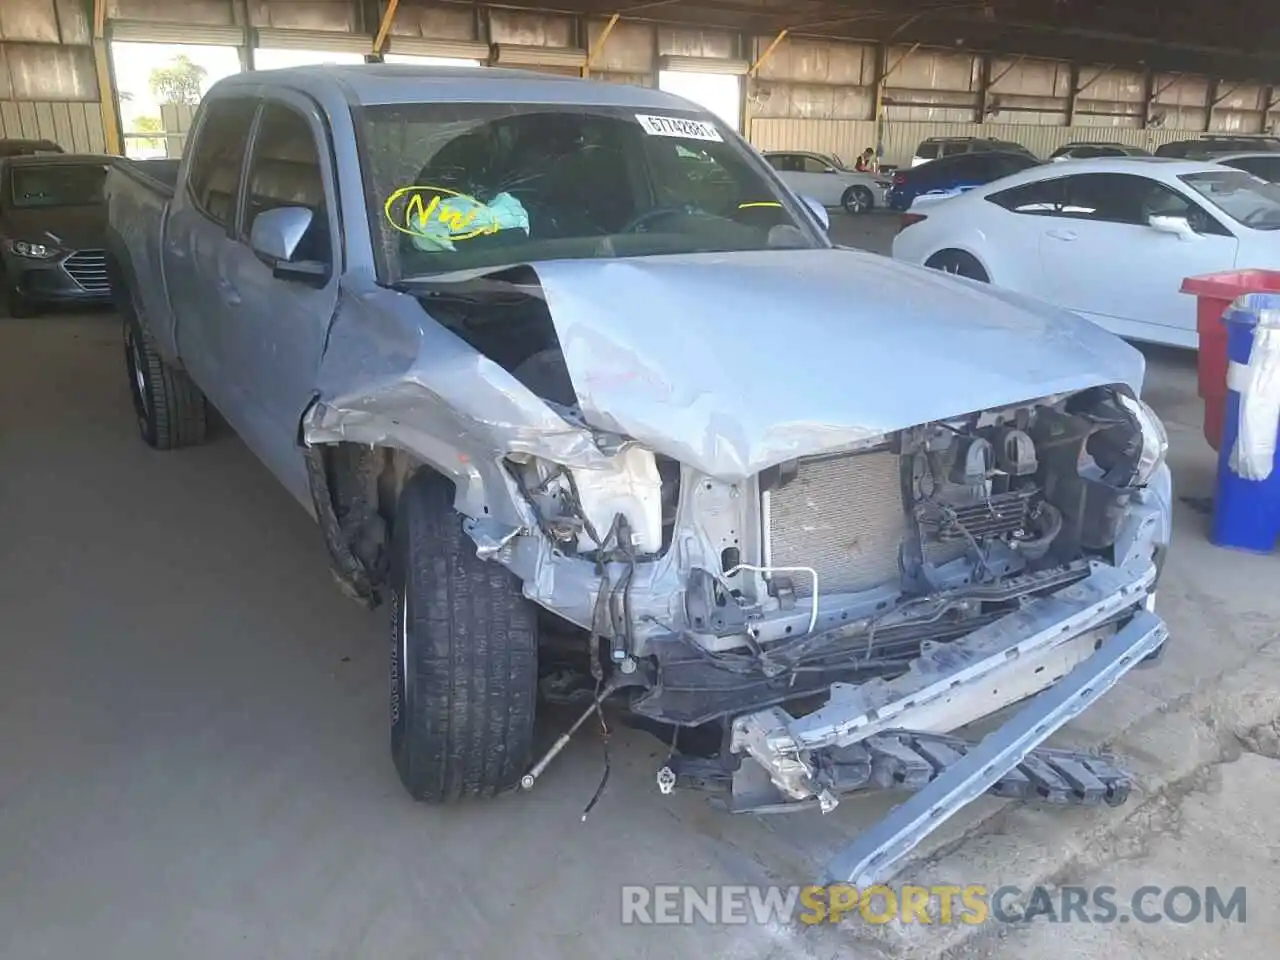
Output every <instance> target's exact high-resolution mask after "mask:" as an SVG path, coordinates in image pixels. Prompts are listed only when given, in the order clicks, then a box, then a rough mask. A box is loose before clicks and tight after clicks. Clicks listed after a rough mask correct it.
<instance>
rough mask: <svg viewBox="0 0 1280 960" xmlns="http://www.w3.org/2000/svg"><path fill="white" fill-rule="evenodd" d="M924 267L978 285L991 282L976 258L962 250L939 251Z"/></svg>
mask: <svg viewBox="0 0 1280 960" xmlns="http://www.w3.org/2000/svg"><path fill="white" fill-rule="evenodd" d="M924 265H925V266H926V267H932V268H933V269H934V270H941V271H942V272H943V273H949V274H952V275H953V276H957V277H966V278H967V279H969V280H977V281H978V282H980V283H990V282H991V278H990V277H989V276H987V271H986V270H985V269H983V266H982V264H980V263H979V262H978V259H977V257H975V256H973V255H972V254H969V253H965V252H964V251H963V250H940V251H939V252H937V253H935V254H934V255H933V256H932V257H930V258H929V259H928V260H926V261H925V264H924Z"/></svg>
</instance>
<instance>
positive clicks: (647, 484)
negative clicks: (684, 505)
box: [509, 445, 679, 555]
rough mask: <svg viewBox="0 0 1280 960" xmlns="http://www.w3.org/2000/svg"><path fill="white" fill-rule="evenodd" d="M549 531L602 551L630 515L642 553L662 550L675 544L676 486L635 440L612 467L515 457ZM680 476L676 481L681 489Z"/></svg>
mask: <svg viewBox="0 0 1280 960" xmlns="http://www.w3.org/2000/svg"><path fill="white" fill-rule="evenodd" d="M509 462H510V463H511V465H512V469H513V471H514V472H515V475H516V477H517V481H518V482H519V484H520V486H521V489H522V490H523V491H524V494H525V497H526V499H527V500H528V502H529V503H530V504H531V505H532V506H533V507H534V509H535V510H536V511H537V514H538V517H539V521H540V523H541V525H542V528H543V531H544V532H545V533H546V534H547V535H548V536H549V537H550V538H551V539H552V541H553V542H555V543H557V544H559V545H560V546H561V548H562V549H565V550H566V551H568V552H571V553H577V554H592V553H594V552H595V551H596V550H598V549H599V548H600V547H601V545H602V544H604V543H605V539H606V536H607V534H608V533H609V531H610V529H611V528H612V526H613V524H614V520H615V518H616V517H618V516H619V515H621V516H623V517H625V518H626V520H627V526H628V528H629V531H630V537H631V542H630V543H628V544H626V546H627V547H628V548H630V549H632V550H634V552H635V553H636V554H639V555H658V554H660V553H662V552H663V551H664V550H665V549H666V546H667V545H668V544H669V543H670V535H669V530H670V525H671V523H673V522H674V511H673V509H672V508H671V507H670V506H669V501H670V500H672V499H674V498H675V496H676V495H677V494H676V489H672V482H671V481H670V480H664V479H663V476H662V472H661V470H660V469H659V465H658V461H657V458H655V457H654V455H653V454H652V453H650V452H649V451H648V450H645V449H644V448H643V447H639V446H635V445H631V446H627V447H625V448H624V449H622V450H620V451H619V452H618V453H617V455H616V456H615V457H614V460H613V465H614V467H615V468H614V469H612V470H570V469H569V468H567V467H562V466H560V465H558V464H553V463H549V462H547V461H545V460H539V459H536V458H529V459H528V460H526V461H524V462H520V461H518V460H517V459H516V458H511V459H510V461H509ZM678 484H679V479H678V477H677V478H676V480H675V487H676V488H677V489H678Z"/></svg>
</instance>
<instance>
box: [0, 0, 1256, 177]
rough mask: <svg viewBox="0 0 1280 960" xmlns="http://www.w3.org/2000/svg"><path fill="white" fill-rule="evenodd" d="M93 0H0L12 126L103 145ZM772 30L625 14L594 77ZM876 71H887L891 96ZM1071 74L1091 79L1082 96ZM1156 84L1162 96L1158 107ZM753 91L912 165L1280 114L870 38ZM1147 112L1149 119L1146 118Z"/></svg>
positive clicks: (807, 138) (309, 22)
mask: <svg viewBox="0 0 1280 960" xmlns="http://www.w3.org/2000/svg"><path fill="white" fill-rule="evenodd" d="M367 6H368V5H367V4H365V3H362V2H361V0H245V2H244V3H243V5H242V4H241V2H239V0H108V3H107V14H108V18H109V21H111V20H117V19H124V20H130V21H132V22H134V23H167V24H171V25H176V24H184V25H189V27H190V29H191V30H192V36H193V39H192V42H198V39H197V37H198V32H199V30H200V28H201V27H204V26H217V27H226V26H248V27H262V28H271V29H276V30H292V29H298V30H325V31H335V32H341V33H348V34H357V35H361V36H371V35H372V33H373V31H374V30H375V29H376V27H377V24H376V23H370V22H368V18H369V16H370V15H371V14H370V11H369V10H368V9H367ZM89 9H90V4H89V3H87V2H84V0H0V125H2V126H0V134H4V135H9V136H13V135H29V134H30V133H32V132H34V133H35V134H38V135H48V133H49V131H52V132H53V134H54V135H55V137H58V138H60V140H65V142H64V143H63V145H64V146H66V147H68V148H71V149H86V150H87V149H101V148H102V146H103V139H104V137H103V125H102V118H101V116H100V111H99V110H98V109H97V107H96V102H97V98H98V93H97V87H98V85H97V76H96V72H95V69H94V59H93V52H92V47H91V46H90V43H91V36H90V24H89V20H88V11H89ZM242 11H243V12H242ZM604 23H605V21H604V20H603V19H599V20H595V19H593V20H589V21H588V22H586V23H581V22H579V21H577V20H575V19H574V18H572V17H569V16H566V15H563V14H556V13H530V12H527V11H517V10H511V9H504V8H501V7H500V6H499V7H494V8H487V7H483V6H480V7H477V6H472V5H466V4H460V3H433V2H427V0H401V3H400V5H399V8H398V11H397V15H396V20H395V23H394V25H393V28H392V36H393V41H392V42H393V46H394V37H396V36H404V37H414V38H422V39H440V40H478V41H484V42H487V41H495V42H499V43H514V44H524V45H534V46H536V45H547V46H555V47H574V46H579V47H583V48H587V49H591V48H592V47H593V46H594V45H596V44H597V43H598V40H599V37H600V35H601V31H602V29H603V27H604ZM170 32H172V27H170ZM772 41H773V37H751V38H747V39H746V40H745V41H744V40H743V39H742V38H740V37H739V36H738V35H736V34H735V33H733V32H731V31H727V30H702V29H684V28H677V27H654V26H652V25H649V24H646V23H640V22H631V21H627V20H622V21H620V22H619V23H618V24H617V25H616V26H615V28H614V29H613V31H612V32H611V34H610V36H609V38H608V40H607V42H606V43H605V44H604V45H603V46H602V47H600V48H599V49H598V50H597V56H596V58H595V60H594V62H593V63H592V67H591V73H592V75H593V76H595V77H598V78H600V79H603V80H607V81H611V82H618V83H634V84H640V85H647V86H656V84H657V73H658V63H657V57H658V56H661V55H667V54H670V55H680V56H692V57H708V58H722V59H723V58H746V59H749V60H754V59H755V58H757V57H759V56H760V55H761V54H762V53H763V52H764V50H765V48H766V47H768V46H769V45H770V44H771V43H772ZM878 69H879V70H884V69H888V71H889V73H888V76H887V78H886V80H885V82H884V84H883V86H882V88H881V89H880V90H879V95H877V70H878ZM1073 76H1075V77H1076V78H1077V84H1078V86H1079V87H1080V90H1079V93H1078V94H1077V95H1075V96H1073V95H1072V86H1071V84H1072V77H1073ZM984 84H986V89H985V90H984ZM1148 89H1150V90H1151V91H1152V92H1153V93H1154V97H1153V98H1152V100H1151V102H1150V103H1149V104H1148V103H1146V102H1145V99H1146V96H1147V91H1148ZM744 92H745V96H744V103H743V113H744V116H743V120H744V123H743V129H744V130H745V131H747V134H748V136H749V137H750V138H751V139H752V141H753V142H754V143H755V144H756V145H757V146H759V147H763V148H770V147H790V148H809V149H817V150H823V151H828V152H835V153H838V154H840V155H842V156H844V157H846V159H848V158H851V157H852V156H853V155H854V154H856V153H857V152H858V151H860V150H862V149H863V148H864V147H865V146H867V145H870V144H874V143H880V144H882V146H883V148H884V157H885V160H886V161H888V162H893V163H902V162H905V161H906V160H907V159H908V158H909V157H910V155H911V153H912V152H913V151H914V149H915V145H916V143H918V142H919V140H921V139H923V138H924V137H926V136H973V135H988V136H1000V137H1006V138H1009V139H1016V140H1018V141H1019V142H1022V143H1024V144H1026V145H1027V146H1028V147H1030V148H1031V149H1032V150H1034V151H1036V152H1037V153H1040V154H1044V153H1047V152H1051V151H1052V150H1053V149H1054V148H1055V147H1056V146H1058V145H1060V144H1061V143H1064V142H1066V141H1068V140H1073V139H1091V138H1093V139H1097V138H1105V139H1110V140H1119V141H1122V142H1125V143H1133V144H1137V145H1142V146H1148V147H1150V146H1155V145H1158V144H1160V143H1163V142H1166V141H1168V140H1172V139H1178V138H1180V137H1185V136H1188V135H1194V134H1195V133H1197V132H1200V131H1204V130H1206V129H1208V130H1213V131H1233V132H1262V131H1265V130H1268V129H1270V128H1271V127H1272V125H1273V124H1275V123H1280V111H1273V112H1271V113H1268V112H1267V110H1266V107H1267V106H1268V103H1267V99H1268V95H1269V91H1268V90H1266V89H1264V88H1262V87H1261V86H1260V85H1258V84H1256V83H1244V84H1238V85H1228V84H1218V85H1215V84H1212V83H1211V81H1210V80H1208V79H1206V78H1203V77H1194V76H1183V75H1156V76H1153V77H1151V78H1150V80H1149V81H1148V79H1147V78H1146V77H1144V76H1143V75H1142V74H1140V73H1136V72H1133V71H1125V70H1119V69H1114V68H1101V67H1081V68H1080V69H1079V71H1078V72H1073V71H1072V69H1071V68H1070V67H1069V66H1068V65H1067V64H1065V63H1060V62H1056V61H1048V60H1035V59H1029V58H1014V57H994V58H991V60H990V63H984V61H983V59H982V58H981V57H978V56H976V55H973V54H969V53H961V52H956V51H949V50H927V49H913V48H911V47H908V46H905V45H895V46H892V47H890V48H888V49H887V50H886V51H885V52H884V54H883V57H882V58H881V55H880V53H879V52H878V51H877V49H876V48H875V47H873V46H871V45H869V44H859V43H847V42H837V41H819V40H807V39H787V40H785V41H784V42H783V43H782V44H780V45H779V46H777V48H776V49H775V50H774V52H773V53H772V54H771V55H770V56H769V57H768V58H767V59H765V60H764V62H763V63H762V64H761V67H760V69H759V71H758V73H757V74H756V75H755V76H752V77H750V78H748V80H747V82H746V84H745V91H744ZM1215 101H1216V102H1215ZM878 106H879V109H880V115H879V117H878V118H877V107H878ZM171 112H172V111H171ZM1144 118H1145V119H1147V120H1148V121H1149V126H1150V129H1143V122H1144ZM1068 119H1070V122H1071V125H1070V126H1066V125H1065V124H1067V122H1068ZM979 121H985V122H979ZM175 122H178V123H185V122H187V118H186V117H185V115H184V116H183V118H180V119H177V120H175ZM1103 128H1105V129H1103ZM166 129H169V128H168V126H167V124H166ZM185 129H186V127H185V126H179V127H174V128H172V131H171V132H173V133H174V134H176V135H177V136H175V137H173V138H171V144H170V146H171V148H176V147H177V146H178V143H179V142H180V140H181V134H182V133H183V131H185Z"/></svg>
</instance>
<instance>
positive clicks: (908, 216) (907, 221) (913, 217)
mask: <svg viewBox="0 0 1280 960" xmlns="http://www.w3.org/2000/svg"><path fill="white" fill-rule="evenodd" d="M928 219H929V218H928V217H926V216H925V215H924V214H923V213H904V214H903V215H902V223H900V224H899V225H898V232H899V233H901V232H902V231H903V230H905V229H907V227H909V226H911V225H912V224H914V223H919V222H920V221H922V220H928Z"/></svg>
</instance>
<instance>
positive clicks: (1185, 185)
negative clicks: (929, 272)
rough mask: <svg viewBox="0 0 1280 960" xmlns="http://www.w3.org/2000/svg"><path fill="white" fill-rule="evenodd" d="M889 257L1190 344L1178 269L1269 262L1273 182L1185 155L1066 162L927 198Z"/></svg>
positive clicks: (1277, 212) (1187, 304) (1275, 257)
mask: <svg viewBox="0 0 1280 960" xmlns="http://www.w3.org/2000/svg"><path fill="white" fill-rule="evenodd" d="M910 219H911V220H912V221H913V222H911V223H909V224H907V225H906V226H905V227H904V228H903V230H902V231H901V232H900V233H899V234H898V235H897V237H896V238H895V239H894V243H893V256H894V257H895V258H897V259H899V260H906V261H908V262H910V263H918V264H923V265H924V266H928V267H935V268H937V269H940V270H946V271H947V272H949V273H956V274H959V275H961V276H964V277H968V278H970V279H973V280H983V281H989V282H991V283H993V284H997V285H999V286H1001V287H1004V288H1006V289H1009V290H1015V291H1018V292H1020V293H1025V294H1030V295H1033V296H1036V297H1040V298H1041V299H1044V300H1047V301H1048V302H1050V303H1053V304H1056V305H1058V306H1060V307H1066V308H1068V309H1070V310H1072V311H1074V312H1075V313H1078V314H1080V315H1081V316H1084V317H1088V318H1089V319H1090V320H1092V321H1094V322H1095V323H1097V324H1098V325H1099V326H1101V327H1104V328H1105V329H1107V330H1111V331H1112V332H1114V333H1117V334H1120V335H1121V336H1124V337H1129V338H1132V339H1135V340H1146V341H1150V342H1153V343H1165V344H1172V345H1174V346H1180V347H1192V348H1194V347H1195V346H1196V345H1197V337H1196V323H1195V321H1196V302H1195V299H1194V298H1193V297H1188V296H1186V295H1184V294H1182V293H1180V292H1179V289H1180V287H1181V285H1182V280H1183V278H1184V277H1190V276H1195V275H1197V274H1202V273H1213V272H1215V271H1219V270H1230V269H1233V268H1241V269H1243V268H1246V267H1267V266H1272V265H1274V264H1277V263H1280V188H1277V187H1275V186H1272V185H1270V184H1265V183H1262V182H1260V181H1259V180H1257V179H1255V178H1254V177H1252V176H1250V175H1249V174H1247V173H1244V172H1242V171H1238V170H1230V169H1227V168H1224V167H1221V166H1218V165H1217V164H1213V163H1201V162H1197V161H1192V160H1178V161H1176V160H1153V159H1146V160H1143V159H1123V160H1122V159H1109V160H1070V161H1066V162H1063V163H1055V164H1049V165H1046V166H1044V167H1042V168H1038V169H1034V170H1027V171H1025V172H1024V173H1021V174H1018V175H1017V176H1014V177H1009V178H1007V179H1005V180H1002V181H1000V182H998V183H993V184H989V185H988V186H986V187H983V188H981V189H978V190H971V191H970V192H968V193H967V194H964V195H963V196H959V197H956V198H954V199H951V200H946V201H943V202H941V203H938V204H934V205H932V206H931V207H929V208H928V209H927V210H923V211H921V212H920V213H919V214H913V215H912V216H911V217H910Z"/></svg>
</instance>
